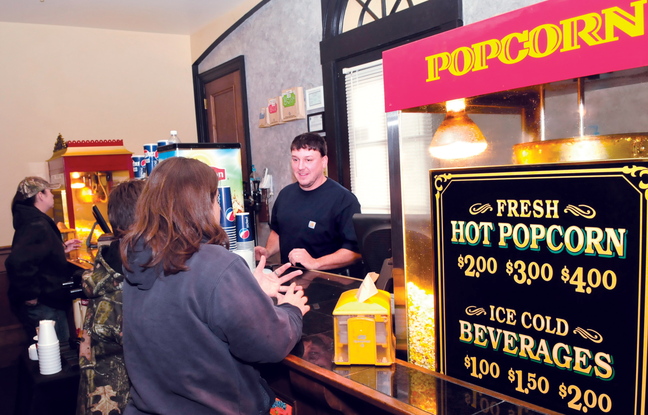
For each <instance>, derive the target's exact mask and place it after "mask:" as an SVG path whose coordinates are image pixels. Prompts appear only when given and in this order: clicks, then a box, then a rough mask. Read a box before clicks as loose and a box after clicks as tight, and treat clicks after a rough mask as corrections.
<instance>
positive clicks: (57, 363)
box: [38, 320, 61, 375]
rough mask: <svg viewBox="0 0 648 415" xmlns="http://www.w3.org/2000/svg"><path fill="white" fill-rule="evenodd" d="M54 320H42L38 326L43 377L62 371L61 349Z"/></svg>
mask: <svg viewBox="0 0 648 415" xmlns="http://www.w3.org/2000/svg"><path fill="white" fill-rule="evenodd" d="M54 324H55V322H54V321H53V320H41V321H40V324H39V326H38V365H39V368H40V373H41V375H53V374H54V373H58V372H60V371H61V349H60V347H59V341H58V337H56V330H55V329H54Z"/></svg>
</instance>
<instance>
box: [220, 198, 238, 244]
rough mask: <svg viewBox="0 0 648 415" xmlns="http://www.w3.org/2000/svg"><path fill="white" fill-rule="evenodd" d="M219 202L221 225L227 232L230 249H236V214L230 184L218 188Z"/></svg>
mask: <svg viewBox="0 0 648 415" xmlns="http://www.w3.org/2000/svg"><path fill="white" fill-rule="evenodd" d="M218 204H219V205H220V225H221V227H222V228H223V230H224V231H225V233H226V234H227V237H228V239H229V243H230V247H229V249H230V251H232V250H234V249H236V215H235V213H234V207H233V206H232V190H231V189H230V187H229V186H223V187H219V188H218Z"/></svg>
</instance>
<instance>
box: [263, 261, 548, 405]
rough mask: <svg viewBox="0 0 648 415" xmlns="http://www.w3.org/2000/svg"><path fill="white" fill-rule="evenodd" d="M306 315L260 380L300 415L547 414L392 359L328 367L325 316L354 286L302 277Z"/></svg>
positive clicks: (329, 333)
mask: <svg viewBox="0 0 648 415" xmlns="http://www.w3.org/2000/svg"><path fill="white" fill-rule="evenodd" d="M296 282H297V283H298V284H300V285H302V286H303V287H304V290H305V292H306V295H307V296H308V300H309V301H308V304H309V305H310V306H311V311H310V312H309V313H308V314H306V316H304V329H303V338H302V341H301V342H300V344H298V345H297V346H296V347H295V349H294V350H293V352H292V354H291V355H290V356H288V357H287V358H286V359H284V361H283V362H282V363H280V364H277V365H267V366H265V367H263V368H262V374H263V376H264V378H265V379H266V380H267V381H268V383H269V384H270V386H271V387H272V388H273V389H274V390H275V393H276V394H277V396H278V397H279V398H280V399H282V400H283V401H284V402H286V403H287V404H290V405H292V406H293V411H294V413H295V414H296V415H305V414H339V413H343V414H372V415H374V414H376V415H380V414H403V415H404V414H421V415H423V414H436V415H468V414H477V413H479V414H493V415H522V414H525V415H532V414H555V412H550V411H547V410H543V409H542V408H539V407H535V406H532V405H528V404H526V403H524V402H520V401H517V400H515V399H512V398H510V397H506V396H502V395H499V394H497V393H495V392H492V391H488V390H485V389H483V388H480V387H476V386H474V385H470V384H468V383H465V382H461V381H458V380H455V379H451V378H448V377H446V376H444V375H441V374H439V373H436V372H432V371H429V370H426V369H423V368H419V367H417V366H414V365H412V364H409V363H408V362H406V361H404V360H399V359H397V361H396V363H395V364H393V365H392V366H388V367H384V366H361V365H352V366H346V365H345V366H342V365H334V364H333V363H332V360H333V316H332V312H333V309H334V308H335V305H336V303H337V299H338V297H339V295H340V294H341V293H342V292H344V291H346V290H350V289H353V288H357V287H358V286H359V285H360V282H361V281H359V280H356V279H352V278H348V277H343V276H338V275H333V274H327V273H324V272H313V271H306V272H305V273H304V274H303V275H302V276H300V277H299V278H298V279H296Z"/></svg>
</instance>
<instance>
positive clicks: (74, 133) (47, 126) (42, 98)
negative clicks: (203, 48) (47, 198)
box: [0, 23, 196, 246]
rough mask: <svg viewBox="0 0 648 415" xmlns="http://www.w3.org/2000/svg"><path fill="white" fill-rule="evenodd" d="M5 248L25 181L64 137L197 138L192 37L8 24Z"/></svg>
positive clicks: (131, 144) (1, 226) (1, 238)
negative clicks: (17, 192)
mask: <svg viewBox="0 0 648 415" xmlns="http://www.w3.org/2000/svg"><path fill="white" fill-rule="evenodd" d="M0 56H2V65H0V126H1V128H2V132H1V138H0V142H1V143H2V146H3V149H2V151H1V152H0V166H2V167H1V169H2V170H1V171H2V174H0V246H7V245H10V244H11V238H12V236H13V227H12V224H11V213H10V203H11V199H12V197H13V195H14V193H15V190H16V186H17V184H18V182H19V181H20V180H21V179H22V178H23V177H25V176H28V175H32V174H38V175H42V174H47V167H46V165H45V161H46V160H47V159H49V158H50V157H51V156H52V150H53V148H54V142H55V141H56V137H57V135H58V134H59V133H61V134H62V135H63V137H64V138H65V139H66V140H106V139H123V140H124V145H125V147H126V148H127V149H128V150H130V151H132V152H134V153H136V154H141V153H143V151H142V145H143V144H145V143H148V142H155V141H157V140H158V139H164V138H167V137H168V134H169V130H172V129H177V130H179V133H180V136H181V138H182V139H184V140H185V141H196V120H195V114H194V105H193V84H192V79H191V52H190V39H189V36H181V35H164V34H152V33H138V32H125V31H111V30H103V29H84V28H73V27H63V26H46V25H32V24H18V23H0Z"/></svg>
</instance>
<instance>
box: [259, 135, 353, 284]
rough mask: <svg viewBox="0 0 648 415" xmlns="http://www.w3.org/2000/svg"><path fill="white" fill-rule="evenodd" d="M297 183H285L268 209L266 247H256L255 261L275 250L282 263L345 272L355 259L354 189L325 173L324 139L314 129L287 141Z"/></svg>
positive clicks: (346, 272) (326, 158)
mask: <svg viewBox="0 0 648 415" xmlns="http://www.w3.org/2000/svg"><path fill="white" fill-rule="evenodd" d="M290 150H291V165H292V170H293V174H294V176H295V179H296V180H297V182H296V183H292V184H290V185H288V186H286V187H284V188H283V189H282V190H281V192H280V193H279V196H278V197H277V200H276V201H275V204H274V206H273V208H272V216H271V219H270V230H271V231H270V235H269V237H268V241H267V243H266V246H265V247H263V246H257V247H256V248H255V254H256V259H257V261H258V260H259V259H260V258H261V256H262V255H263V256H266V257H269V256H271V255H274V254H275V253H277V252H280V254H281V262H282V263H285V262H290V263H292V264H293V265H300V266H302V267H304V268H306V269H316V270H320V271H327V272H333V273H342V274H347V275H348V271H347V269H348V268H349V267H350V266H352V265H354V264H356V263H358V262H359V259H360V254H359V253H358V241H357V238H356V235H355V230H354V228H353V215H354V214H355V213H360V203H359V202H358V199H357V198H356V197H355V195H354V194H353V193H351V192H350V191H349V190H347V189H346V188H344V187H343V186H341V185H340V184H339V183H337V182H335V181H333V180H332V179H329V178H327V177H326V176H325V175H324V171H325V169H326V166H327V163H328V157H327V155H326V150H327V149H326V141H324V139H323V138H322V137H321V136H320V135H319V134H314V133H305V134H301V135H299V136H297V137H295V139H294V140H293V142H292V144H291V146H290Z"/></svg>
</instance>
